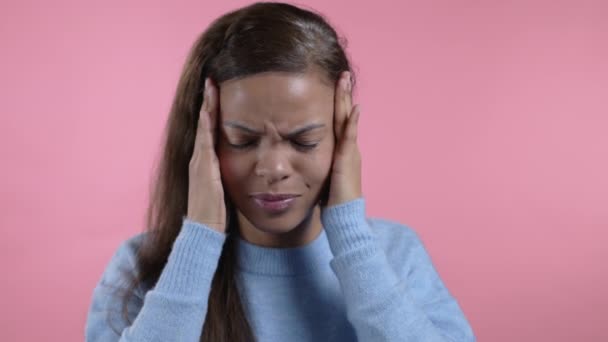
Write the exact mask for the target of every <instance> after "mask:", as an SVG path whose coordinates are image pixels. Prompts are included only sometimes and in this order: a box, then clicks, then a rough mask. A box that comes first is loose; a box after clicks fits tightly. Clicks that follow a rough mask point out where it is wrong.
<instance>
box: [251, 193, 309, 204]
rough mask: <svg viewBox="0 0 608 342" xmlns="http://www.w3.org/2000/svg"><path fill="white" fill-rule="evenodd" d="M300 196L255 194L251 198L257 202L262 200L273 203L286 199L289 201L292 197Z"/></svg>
mask: <svg viewBox="0 0 608 342" xmlns="http://www.w3.org/2000/svg"><path fill="white" fill-rule="evenodd" d="M298 196H300V195H297V194H287V193H282V194H279V193H256V194H253V195H251V197H253V198H255V199H258V200H262V201H267V202H274V201H284V200H286V199H290V198H294V197H298Z"/></svg>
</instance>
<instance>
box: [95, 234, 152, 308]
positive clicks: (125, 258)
mask: <svg viewBox="0 0 608 342" xmlns="http://www.w3.org/2000/svg"><path fill="white" fill-rule="evenodd" d="M145 235H146V233H144V232H142V233H138V234H135V235H132V236H131V237H129V238H127V239H125V240H123V241H122V242H121V243H120V244H119V245H118V246H117V247H116V248H115V250H114V254H113V255H112V257H111V258H110V260H109V262H108V264H107V266H106V268H105V270H104V271H103V274H102V276H101V279H100V281H99V285H100V286H104V287H109V288H126V287H127V286H128V285H129V283H130V280H131V279H132V277H133V276H135V275H136V274H137V273H138V270H137V252H138V251H139V248H140V246H141V245H142V243H143V240H144V238H145ZM136 294H137V295H138V296H140V295H143V294H141V293H136Z"/></svg>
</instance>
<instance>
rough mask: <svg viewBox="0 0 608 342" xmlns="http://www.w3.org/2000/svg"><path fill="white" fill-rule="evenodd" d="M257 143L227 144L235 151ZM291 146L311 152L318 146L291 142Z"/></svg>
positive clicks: (254, 141)
mask: <svg viewBox="0 0 608 342" xmlns="http://www.w3.org/2000/svg"><path fill="white" fill-rule="evenodd" d="M256 143H257V141H256V140H252V141H248V142H246V143H242V144H232V143H228V145H230V146H231V147H234V148H236V149H246V148H249V147H253V146H254V145H256ZM292 144H293V145H294V146H295V147H296V148H298V149H300V150H305V151H308V150H312V149H314V148H315V147H317V146H318V145H319V143H306V142H299V141H292Z"/></svg>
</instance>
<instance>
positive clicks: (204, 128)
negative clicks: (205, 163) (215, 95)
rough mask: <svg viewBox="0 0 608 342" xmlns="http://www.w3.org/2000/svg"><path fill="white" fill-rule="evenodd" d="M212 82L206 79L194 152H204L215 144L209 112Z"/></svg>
mask: <svg viewBox="0 0 608 342" xmlns="http://www.w3.org/2000/svg"><path fill="white" fill-rule="evenodd" d="M209 83H210V82H209V81H208V79H207V80H205V89H204V93H203V104H202V106H201V110H200V113H199V117H198V125H197V129H196V138H195V142H194V143H195V146H194V150H195V151H194V153H200V152H203V151H204V150H205V149H208V148H209V147H212V146H213V139H212V136H211V118H210V113H209V107H210V100H209V97H210V96H209V95H210V92H209V88H210V87H209V86H208V84H209Z"/></svg>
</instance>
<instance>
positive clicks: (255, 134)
mask: <svg viewBox="0 0 608 342" xmlns="http://www.w3.org/2000/svg"><path fill="white" fill-rule="evenodd" d="M219 88H220V91H219V99H220V102H219V103H220V107H219V112H220V116H219V120H218V121H219V128H218V129H219V140H218V149H217V153H218V159H219V162H220V170H221V174H222V181H223V183H224V189H225V191H226V192H227V195H228V196H229V198H230V199H231V200H232V201H233V203H234V205H235V206H236V209H237V210H238V215H239V223H240V229H241V232H242V233H243V232H244V233H245V234H246V235H247V234H249V236H254V235H255V236H257V237H260V239H264V238H267V239H273V238H276V237H277V235H280V234H284V233H288V232H290V231H292V230H294V229H295V228H300V229H301V227H302V226H305V225H307V222H308V223H310V221H311V218H312V217H313V211H314V210H315V209H318V208H315V206H316V205H317V203H318V201H319V198H320V195H321V190H322V189H323V187H324V185H325V183H326V182H327V181H328V178H329V172H330V168H331V164H332V159H333V150H334V139H335V138H334V131H333V113H334V87H332V86H329V85H328V84H326V83H323V82H322V81H321V78H320V74H318V73H317V72H309V73H306V74H294V73H284V72H266V73H259V74H255V75H252V76H248V77H245V78H242V79H235V80H229V81H226V82H223V83H222V84H220V86H219ZM259 193H273V194H275V193H279V194H295V195H298V196H297V197H296V198H295V199H294V200H293V201H292V202H291V204H290V206H289V207H288V208H287V209H285V210H282V211H278V212H277V211H272V210H266V209H264V208H263V207H262V206H261V205H260V204H258V201H256V200H255V198H254V197H253V196H254V195H255V194H259ZM316 216H317V217H315V218H313V219H312V220H315V219H316V220H317V221H318V212H317V215H316ZM312 224H315V223H314V222H312ZM319 224H320V222H319Z"/></svg>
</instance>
